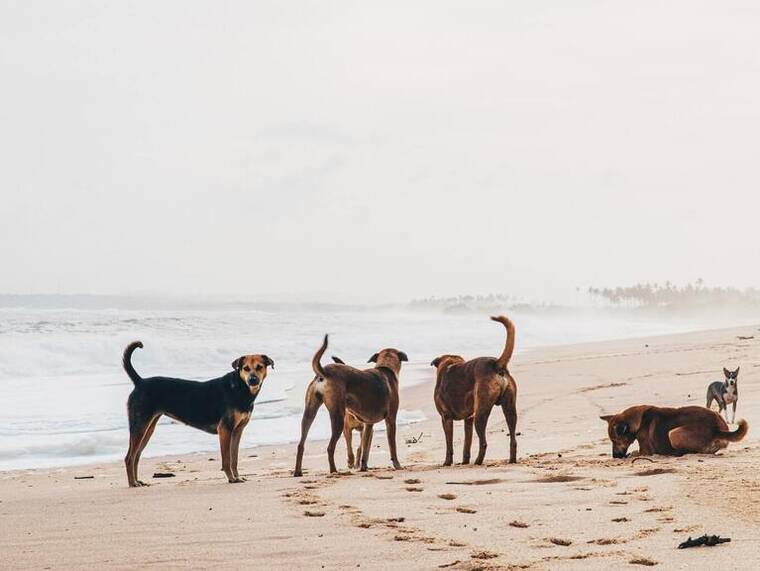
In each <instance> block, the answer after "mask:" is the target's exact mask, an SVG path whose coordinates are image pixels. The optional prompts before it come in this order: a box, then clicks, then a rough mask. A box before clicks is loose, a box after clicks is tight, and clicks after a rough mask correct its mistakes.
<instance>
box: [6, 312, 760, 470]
mask: <svg viewBox="0 0 760 571" xmlns="http://www.w3.org/2000/svg"><path fill="white" fill-rule="evenodd" d="M748 328H751V329H753V330H755V331H757V330H758V328H760V323H758V324H757V325H742V326H733V327H720V328H710V329H698V330H693V331H686V332H681V333H665V334H659V335H653V336H635V337H623V338H613V339H605V340H599V341H592V342H577V343H561V344H548V345H541V346H535V347H528V348H525V349H522V350H519V348H518V350H517V351H516V352H515V359H513V362H515V361H517V362H520V360H521V359H522V360H524V359H526V358H529V357H530V356H531V355H532V354H535V353H539V354H541V353H547V352H551V351H560V352H564V351H572V350H574V349H582V348H583V347H586V346H590V345H593V346H594V347H598V348H600V349H601V348H604V347H605V346H608V345H615V344H618V343H623V342H636V341H640V342H643V343H646V342H647V341H653V340H657V339H666V338H672V337H674V336H677V337H688V336H694V335H697V336H698V335H705V334H712V333H715V334H720V333H721V332H727V331H735V330H738V329H741V330H743V331H744V330H746V329H748ZM519 334H520V333H519V330H518V346H519ZM719 372H720V371H719V370H718V371H716V379H717V375H718V374H719ZM401 374H402V381H403V374H404V371H403V370H402V373H401ZM433 382H435V373H434V369H433V368H432V367H431V368H430V378H429V379H427V380H415V381H413V382H412V384H410V385H408V386H402V387H401V405H402V406H401V408H402V409H404V408H405V407H404V406H403V405H404V401H405V399H404V395H405V394H406V393H407V392H408V391H409V390H411V389H413V388H416V387H419V386H426V385H429V384H430V383H433ZM430 398H431V403H430V404H432V390H431V397H430ZM280 400H284V401H287V400H288V399H287V398H285V399H280ZM406 410H407V412H414V411H417V410H423V411H424V409H422V408H421V407H414V408H412V409H406ZM431 410H432V412H433V413H434V414H435V417H434V418H432V420H433V421H436V420H437V419H438V415H437V413H436V412H435V410H434V409H432V408H431ZM254 418H255V412H254ZM280 418H286V417H280ZM299 418H300V417H299ZM430 420H431V417H430V415H429V414H426V415H425V418H424V419H423V420H421V421H412V422H409V423H408V424H406V425H403V426H401V425H399V428H400V429H402V428H409V427H414V426H415V425H420V424H422V423H425V422H429V421H430ZM171 424H180V423H177V422H176V421H173V422H172V423H171ZM378 428H379V429H380V430H379V431H380V433H381V434H382V432H383V430H384V427H378ZM378 428H376V432H377V431H378ZM249 430H250V428H249ZM412 431H413V430H412ZM100 432H102V431H100ZM83 434H91V433H90V432H85V433H83ZM299 436H300V435H299V434H295V435H294V436H293V437H292V439H289V440H287V441H284V442H280V443H271V444H270V443H267V444H261V445H255V446H249V447H243V446H241V449H240V450H241V453H242V452H243V451H245V452H246V453H250V454H253V453H255V452H256V451H258V450H266V449H268V448H280V447H283V446H289V445H292V446H294V447H295V445H296V444H297V443H298V439H299ZM310 441H311V439H310ZM313 441H314V442H326V441H327V439H326V438H317V439H314V440H313ZM126 447H127V442H126V441H125V445H124V451H125V453H126ZM218 453H219V449H218V447H216V448H215V447H209V448H204V449H201V450H195V451H188V452H178V453H175V454H167V453H160V454H156V455H151V454H150V445H149V447H148V449H147V450H146V453H144V454H143V460H147V459H150V460H155V461H170V460H171V459H172V458H178V457H183V458H184V457H192V456H193V455H196V454H198V455H204V456H205V455H209V454H212V455H213V454H218ZM104 464H121V459H120V458H113V459H95V458H93V459H92V460H85V461H83V462H74V463H61V464H55V465H50V466H32V467H22V468H8V469H5V468H1V467H0V475H1V474H8V473H13V472H28V471H37V470H61V469H66V468H72V469H74V468H86V467H87V466H98V465H104Z"/></svg>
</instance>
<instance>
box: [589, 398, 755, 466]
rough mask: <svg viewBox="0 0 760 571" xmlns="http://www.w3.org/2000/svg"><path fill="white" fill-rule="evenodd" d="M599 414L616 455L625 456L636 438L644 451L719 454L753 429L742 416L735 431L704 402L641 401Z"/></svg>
mask: <svg viewBox="0 0 760 571" xmlns="http://www.w3.org/2000/svg"><path fill="white" fill-rule="evenodd" d="M599 418H601V419H602V420H604V421H605V422H606V423H607V433H608V435H609V437H610V440H611V441H612V456H613V458H625V457H626V456H627V454H628V448H629V447H630V445H631V444H633V441H634V440H636V441H638V443H639V453H640V454H641V455H650V454H663V455H666V456H682V455H683V454H690V453H696V454H715V453H716V452H717V451H718V450H722V449H723V448H725V447H726V446H728V443H729V442H739V441H740V440H741V439H742V438H744V436H745V435H746V434H747V431H748V430H749V425H748V424H747V421H746V420H740V421H739V428H738V429H737V430H736V432H731V431H730V430H729V428H728V424H726V421H725V420H723V417H721V416H720V415H719V414H718V413H717V412H715V411H714V410H708V409H706V408H702V407H701V406H682V407H680V408H662V407H657V406H648V405H639V406H632V407H630V408H627V409H625V410H624V411H623V412H620V413H618V414H614V415H606V416H600V417H599Z"/></svg>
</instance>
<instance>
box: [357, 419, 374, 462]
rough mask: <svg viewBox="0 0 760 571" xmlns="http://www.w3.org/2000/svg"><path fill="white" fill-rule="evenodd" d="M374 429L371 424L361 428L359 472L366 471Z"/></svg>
mask: <svg viewBox="0 0 760 571" xmlns="http://www.w3.org/2000/svg"><path fill="white" fill-rule="evenodd" d="M374 430H375V427H374V426H373V425H371V424H369V423H368V424H365V425H364V427H363V428H362V458H361V467H360V468H359V471H360V472H366V471H367V462H369V449H370V448H371V447H372V433H373V431H374Z"/></svg>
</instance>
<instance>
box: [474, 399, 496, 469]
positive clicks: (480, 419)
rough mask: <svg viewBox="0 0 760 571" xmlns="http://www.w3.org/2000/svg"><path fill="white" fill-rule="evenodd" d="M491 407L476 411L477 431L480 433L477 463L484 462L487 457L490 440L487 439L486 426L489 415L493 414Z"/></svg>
mask: <svg viewBox="0 0 760 571" xmlns="http://www.w3.org/2000/svg"><path fill="white" fill-rule="evenodd" d="M491 408H493V407H490V406H489V407H488V408H486V410H484V411H483V410H481V411H476V412H475V432H477V433H478V441H479V448H478V457H477V458H475V464H478V465H480V464H482V463H483V459H484V458H485V457H486V448H488V442H487V440H486V427H487V426H488V417H489V416H490V415H491Z"/></svg>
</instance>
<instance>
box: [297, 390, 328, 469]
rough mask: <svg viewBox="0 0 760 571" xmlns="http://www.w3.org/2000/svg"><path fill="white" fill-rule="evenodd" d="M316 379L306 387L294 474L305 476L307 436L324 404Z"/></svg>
mask: <svg viewBox="0 0 760 571" xmlns="http://www.w3.org/2000/svg"><path fill="white" fill-rule="evenodd" d="M315 382H316V381H312V382H311V384H310V385H309V388H308V389H306V404H305V406H304V409H303V418H302V419H301V440H300V441H299V442H298V451H297V452H296V467H295V470H293V476H295V477H299V476H303V471H302V470H301V463H302V462H303V451H304V445H305V444H306V436H307V435H308V434H309V428H311V425H312V423H313V422H314V418H315V417H316V416H317V411H319V407H320V406H322V395H321V394H320V392H319V391H317V389H316V385H315Z"/></svg>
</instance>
